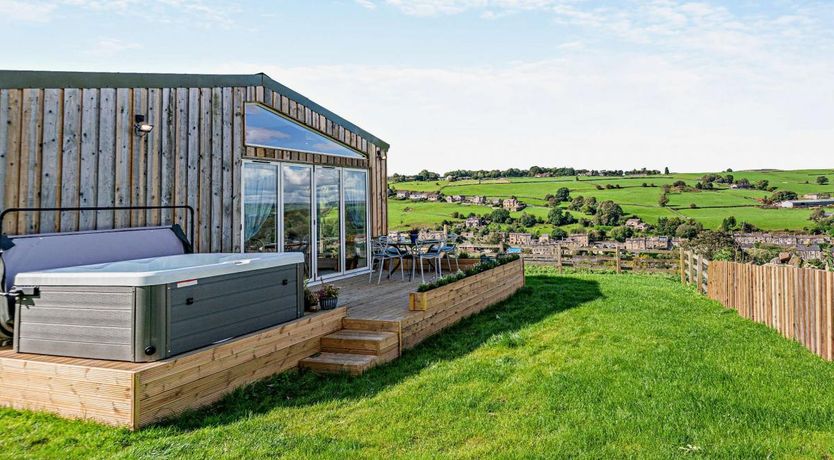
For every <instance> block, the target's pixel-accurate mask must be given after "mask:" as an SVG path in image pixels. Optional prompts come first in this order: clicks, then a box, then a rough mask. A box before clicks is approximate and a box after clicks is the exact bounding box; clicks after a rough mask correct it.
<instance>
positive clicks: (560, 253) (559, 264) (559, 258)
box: [556, 244, 562, 273]
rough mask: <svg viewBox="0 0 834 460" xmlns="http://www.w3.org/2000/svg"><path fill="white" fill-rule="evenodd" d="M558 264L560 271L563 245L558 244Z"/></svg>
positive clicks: (560, 270)
mask: <svg viewBox="0 0 834 460" xmlns="http://www.w3.org/2000/svg"><path fill="white" fill-rule="evenodd" d="M556 266H557V267H559V273H561V272H562V245H561V244H557V245H556Z"/></svg>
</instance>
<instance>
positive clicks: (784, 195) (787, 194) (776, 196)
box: [770, 190, 798, 202]
mask: <svg viewBox="0 0 834 460" xmlns="http://www.w3.org/2000/svg"><path fill="white" fill-rule="evenodd" d="M797 197H798V195H797V194H796V193H794V192H791V191H789V190H779V191H778V192H774V193H773V195H770V201H773V202H778V201H790V200H795V199H796V198H797Z"/></svg>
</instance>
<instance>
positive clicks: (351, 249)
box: [344, 169, 368, 270]
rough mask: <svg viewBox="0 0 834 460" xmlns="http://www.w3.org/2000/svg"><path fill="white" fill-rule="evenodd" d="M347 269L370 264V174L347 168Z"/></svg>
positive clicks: (345, 182)
mask: <svg viewBox="0 0 834 460" xmlns="http://www.w3.org/2000/svg"><path fill="white" fill-rule="evenodd" d="M344 184H345V192H344V193H345V270H354V269H357V268H365V267H367V266H368V192H367V190H368V174H367V172H365V171H357V170H352V169H345V171H344Z"/></svg>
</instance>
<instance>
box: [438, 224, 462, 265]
mask: <svg viewBox="0 0 834 460" xmlns="http://www.w3.org/2000/svg"><path fill="white" fill-rule="evenodd" d="M440 252H442V253H443V255H444V256H445V257H446V266H448V267H449V272H451V271H452V260H451V259H455V270H460V262H459V261H458V259H459V258H460V254H459V253H458V236H457V235H456V234H454V233H450V234H449V235H448V236H447V237H446V242H445V243H444V244H443V246H442V247H441V248H440Z"/></svg>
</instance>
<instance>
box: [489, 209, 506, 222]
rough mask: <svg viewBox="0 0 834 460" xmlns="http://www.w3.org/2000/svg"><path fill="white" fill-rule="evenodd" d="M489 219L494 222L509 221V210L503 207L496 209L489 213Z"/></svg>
mask: <svg viewBox="0 0 834 460" xmlns="http://www.w3.org/2000/svg"><path fill="white" fill-rule="evenodd" d="M489 220H491V221H492V222H495V223H496V224H504V223H509V222H510V220H511V217H510V211H507V210H506V209H503V208H499V209H496V210H494V211H492V213H491V214H490V215H489Z"/></svg>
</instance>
